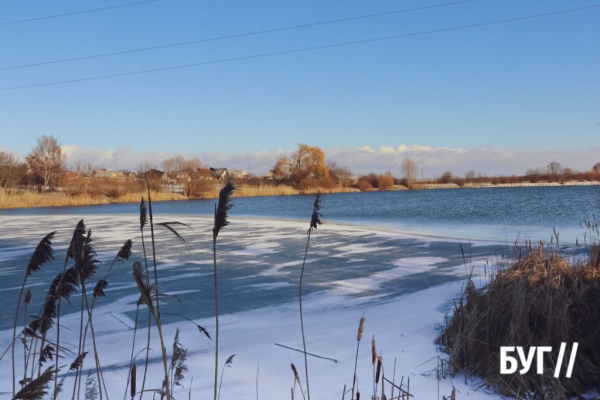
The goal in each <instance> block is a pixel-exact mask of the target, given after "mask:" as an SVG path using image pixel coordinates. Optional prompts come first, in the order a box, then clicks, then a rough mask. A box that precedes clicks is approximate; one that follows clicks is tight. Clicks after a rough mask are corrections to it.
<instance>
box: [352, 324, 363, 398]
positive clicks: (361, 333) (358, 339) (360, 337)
mask: <svg viewBox="0 0 600 400" xmlns="http://www.w3.org/2000/svg"><path fill="white" fill-rule="evenodd" d="M365 321H366V319H365V317H362V318H361V319H360V322H359V324H358V333H357V334H356V358H355V359H354V377H353V378H352V396H351V400H354V389H355V387H356V366H357V365H358V349H359V347H360V341H361V339H362V337H363V333H364V331H365Z"/></svg>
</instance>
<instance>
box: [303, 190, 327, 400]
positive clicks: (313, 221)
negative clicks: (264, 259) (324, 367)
mask: <svg viewBox="0 0 600 400" xmlns="http://www.w3.org/2000/svg"><path fill="white" fill-rule="evenodd" d="M320 210H321V195H320V193H317V197H316V198H315V202H314V204H313V211H312V215H311V218H310V227H309V228H308V232H307V239H306V250H305V251H304V260H303V261H302V270H301V272H300V284H299V285H298V292H299V296H298V299H299V303H300V330H301V331H302V347H303V348H304V372H305V374H306V397H307V398H308V400H310V384H309V379H308V355H307V353H306V335H305V333H304V312H303V310H302V283H303V281H304V269H305V268H306V257H307V256H308V246H309V244H310V234H311V233H312V231H313V229H317V228H318V226H319V225H321V224H322V223H323V222H322V221H321V212H320Z"/></svg>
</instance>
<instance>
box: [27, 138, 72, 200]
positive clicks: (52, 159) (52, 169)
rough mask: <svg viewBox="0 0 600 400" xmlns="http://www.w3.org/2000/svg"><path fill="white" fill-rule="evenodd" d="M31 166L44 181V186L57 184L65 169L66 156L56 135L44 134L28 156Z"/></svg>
mask: <svg viewBox="0 0 600 400" xmlns="http://www.w3.org/2000/svg"><path fill="white" fill-rule="evenodd" d="M27 163H28V164H29V168H30V169H31V171H33V173H34V174H35V175H37V176H38V177H39V178H40V179H41V180H42V182H43V187H44V188H46V187H49V186H50V185H52V184H56V182H58V179H59V178H60V174H61V173H62V171H63V170H64V166H65V156H64V155H63V153H62V148H61V147H60V144H59V143H58V141H57V140H56V138H55V137H54V136H42V137H40V138H38V140H37V146H35V147H34V148H33V150H31V153H29V155H28V156H27Z"/></svg>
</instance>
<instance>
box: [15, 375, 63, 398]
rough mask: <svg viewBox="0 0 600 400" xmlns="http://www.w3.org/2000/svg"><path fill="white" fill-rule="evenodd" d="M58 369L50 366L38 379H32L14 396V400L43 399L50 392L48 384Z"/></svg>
mask: <svg viewBox="0 0 600 400" xmlns="http://www.w3.org/2000/svg"><path fill="white" fill-rule="evenodd" d="M55 373H57V371H56V370H55V369H53V368H48V369H46V371H44V372H43V373H42V374H41V375H40V376H38V377H37V378H36V379H33V380H31V381H30V382H29V383H28V384H27V385H25V387H23V389H21V390H20V391H19V392H18V393H16V394H15V395H14V396H13V400H19V399H22V400H43V398H44V396H46V395H47V394H48V390H49V389H48V386H49V384H50V381H51V380H52V377H53V376H54V374H55Z"/></svg>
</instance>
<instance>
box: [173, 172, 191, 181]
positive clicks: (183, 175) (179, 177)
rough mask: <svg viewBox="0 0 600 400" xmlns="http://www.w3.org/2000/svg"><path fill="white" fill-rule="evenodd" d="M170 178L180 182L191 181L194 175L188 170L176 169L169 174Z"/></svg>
mask: <svg viewBox="0 0 600 400" xmlns="http://www.w3.org/2000/svg"><path fill="white" fill-rule="evenodd" d="M168 176H169V179H170V180H173V181H178V182H184V181H186V182H189V181H191V180H192V176H191V175H190V174H189V173H188V172H187V171H174V172H170V173H169V174H168Z"/></svg>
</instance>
